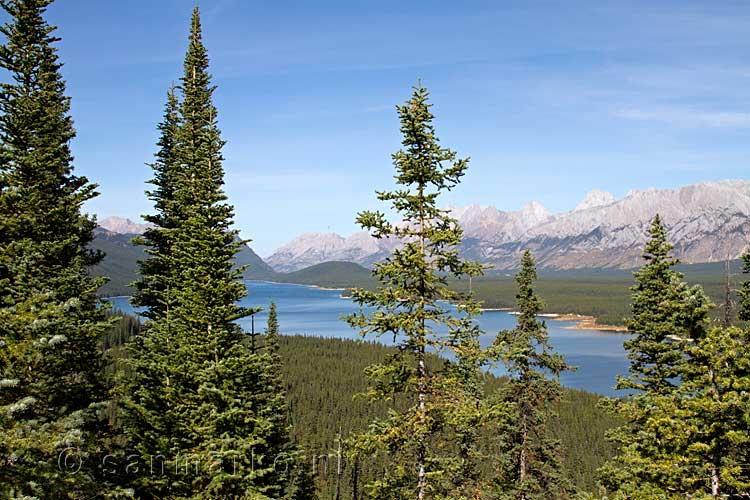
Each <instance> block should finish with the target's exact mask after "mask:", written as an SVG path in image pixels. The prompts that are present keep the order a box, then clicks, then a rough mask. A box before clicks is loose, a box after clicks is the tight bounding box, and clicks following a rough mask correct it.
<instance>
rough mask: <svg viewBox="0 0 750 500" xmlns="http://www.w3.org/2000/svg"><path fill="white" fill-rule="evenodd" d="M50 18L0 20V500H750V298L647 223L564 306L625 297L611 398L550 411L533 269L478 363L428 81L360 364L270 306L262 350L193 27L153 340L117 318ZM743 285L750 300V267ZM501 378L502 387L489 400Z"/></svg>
mask: <svg viewBox="0 0 750 500" xmlns="http://www.w3.org/2000/svg"><path fill="white" fill-rule="evenodd" d="M51 2H52V0H8V1H6V2H2V3H0V5H1V6H2V8H3V9H4V10H5V11H6V13H7V15H8V17H9V19H10V20H9V22H8V23H7V24H5V25H4V26H2V28H0V32H2V33H3V35H4V36H5V38H6V40H5V42H4V44H3V45H1V46H0V66H2V68H3V69H4V70H5V71H6V72H7V74H8V75H10V78H9V82H6V83H3V84H2V87H1V91H0V498H20V499H98V498H102V499H104V498H108V499H113V498H140V499H155V498H169V499H172V498H174V499H189V498H190V499H199V498H200V499H204V498H211V499H215V498H216V499H218V498H221V499H224V498H227V499H230V498H232V499H254V500H264V499H282V498H284V499H296V500H303V499H313V498H334V499H336V500H340V499H342V498H351V499H354V500H357V499H364V498H369V499H374V500H394V499H415V500H428V499H430V500H442V499H453V500H470V499H474V500H476V499H517V500H534V499H540V500H541V499H550V498H555V499H566V498H576V497H577V498H602V499H603V498H615V499H621V500H626V499H676V498H726V497H734V498H743V497H747V496H748V495H750V468H749V467H748V465H747V464H748V463H750V452H749V451H748V450H750V413H749V412H750V349H749V348H748V343H750V330H748V328H747V322H748V320H750V281H748V280H746V279H745V280H743V281H741V282H740V283H738V284H736V285H734V284H732V282H731V281H726V282H725V283H724V286H723V288H719V289H713V290H709V293H707V292H706V290H704V288H703V287H701V286H700V285H691V284H689V283H688V281H687V280H686V278H685V275H684V274H683V273H682V272H680V270H679V268H678V267H677V266H678V264H679V263H678V261H677V260H676V259H675V258H674V257H673V256H672V250H673V247H672V245H671V244H670V241H669V235H668V234H667V231H666V229H665V225H664V223H663V221H662V219H661V217H660V216H659V214H654V216H653V220H652V222H651V225H650V227H649V229H648V234H647V236H648V240H647V243H646V245H645V247H644V249H643V253H642V255H643V265H642V267H640V268H639V269H638V270H637V271H636V272H635V273H634V274H633V278H632V284H631V285H630V286H629V287H628V286H627V285H626V284H625V283H619V284H616V283H611V284H608V285H607V286H608V287H609V288H606V289H604V288H599V289H597V288H595V287H593V286H592V289H591V290H590V291H589V292H588V293H585V294H582V295H581V297H580V298H578V299H577V300H578V301H580V302H581V303H584V302H588V303H589V304H590V307H591V308H592V309H593V308H596V307H597V305H596V300H597V299H596V298H598V297H601V296H607V295H610V294H609V293H608V292H607V291H606V290H612V294H620V295H622V294H627V296H628V302H629V308H628V310H627V311H622V313H623V316H626V318H625V321H624V322H625V326H626V327H627V329H628V331H629V332H630V333H631V335H630V336H628V339H627V340H626V342H625V349H626V350H627V353H628V354H627V356H628V359H629V360H630V369H629V373H628V375H627V376H622V377H619V378H618V380H617V381H616V387H617V388H618V389H620V390H623V391H626V393H625V394H627V395H626V396H623V397H619V398H599V397H597V396H596V395H592V394H586V393H583V392H578V391H570V390H565V389H564V388H563V387H562V386H561V384H560V381H559V379H560V375H561V374H562V373H565V372H567V371H569V370H572V369H573V367H570V366H569V365H568V364H567V362H566V360H565V359H564V357H563V356H561V355H560V354H559V353H557V352H555V350H554V348H553V347H552V346H551V344H550V343H549V335H548V332H547V328H546V325H545V323H544V321H542V320H541V319H540V313H541V312H542V311H543V310H545V309H544V308H545V297H544V294H545V293H549V295H550V299H549V300H550V301H553V303H555V304H556V303H557V302H555V301H557V300H559V298H558V297H559V296H560V295H562V294H564V293H565V292H564V291H563V290H560V289H557V290H555V288H547V289H542V288H540V287H539V286H538V285H539V275H538V273H537V269H536V263H535V259H534V256H533V255H532V254H531V253H530V252H529V251H525V252H524V253H523V257H522V258H521V259H520V261H519V264H518V271H517V272H516V273H515V275H514V276H513V277H512V281H509V282H508V283H507V285H506V286H507V287H508V290H507V291H506V296H508V295H512V297H513V299H512V301H511V300H510V299H509V298H506V299H503V301H504V302H503V303H512V304H511V305H512V307H513V308H514V309H516V311H517V317H516V324H515V326H514V327H513V328H511V329H507V330H503V331H500V332H491V333H493V334H494V335H495V337H494V341H493V342H492V343H491V345H490V346H489V347H486V348H483V347H482V346H481V344H480V342H479V338H480V336H482V335H483V334H485V332H483V331H481V329H480V327H479V325H478V322H477V321H476V319H477V317H478V316H479V315H480V314H481V309H482V306H483V303H482V301H481V297H482V293H486V292H482V291H481V289H482V287H483V286H484V285H485V284H486V283H490V281H486V282H485V281H482V276H483V275H484V274H485V271H486V269H485V268H484V266H482V265H481V264H480V263H478V262H474V261H470V260H467V259H464V258H463V257H462V256H461V255H459V253H458V245H459V243H460V242H461V240H462V238H463V231H462V228H461V227H460V225H459V224H458V222H457V221H456V220H455V219H453V218H452V217H451V216H450V213H449V212H448V211H447V210H445V209H444V208H441V207H442V206H443V201H444V196H445V195H446V193H447V192H449V191H452V190H454V189H460V184H461V181H462V178H463V177H464V176H465V175H466V173H467V171H468V169H469V165H470V161H469V158H468V157H464V156H461V155H459V154H458V153H457V152H456V151H454V150H452V149H450V148H447V147H444V146H443V145H442V144H441V142H440V140H439V139H438V136H437V132H436V130H435V126H434V115H433V112H432V106H433V105H432V103H431V102H430V94H429V91H428V90H427V88H425V87H424V86H423V85H422V83H421V82H420V81H418V83H417V84H416V85H415V86H414V87H413V89H412V92H411V95H410V96H409V97H408V98H407V99H406V101H405V102H404V103H403V104H400V105H398V106H396V114H397V116H398V120H399V124H400V134H401V145H400V148H399V149H398V150H397V151H396V152H395V153H393V155H392V158H391V160H392V164H393V169H394V180H395V183H396V187H395V188H393V189H392V190H376V191H375V194H374V197H375V198H376V199H377V200H378V201H379V202H381V203H382V204H383V205H385V206H386V207H388V209H389V210H390V213H391V214H392V215H391V216H388V217H387V216H386V214H385V213H384V212H382V211H363V212H360V213H359V214H357V215H356V222H357V224H358V225H360V226H361V227H362V228H363V229H365V230H368V231H369V232H370V233H371V234H372V236H373V237H375V238H393V239H395V240H397V241H399V246H398V247H397V248H395V249H394V250H393V251H392V253H391V255H390V256H388V257H387V258H384V259H383V260H382V261H380V262H378V263H376V264H375V266H374V269H373V271H372V280H373V281H374V282H375V283H376V286H360V287H356V288H353V289H352V290H351V292H350V295H351V299H352V300H353V301H354V302H355V303H356V304H358V305H360V306H361V308H360V309H359V312H355V313H353V314H350V315H348V316H346V317H345V318H342V320H343V321H346V322H347V323H348V324H349V325H350V326H352V327H355V328H357V329H358V330H359V331H360V333H361V336H362V341H361V342H353V341H349V342H347V341H336V340H331V339H320V338H303V337H284V336H283V335H282V334H283V332H282V331H281V328H280V325H279V323H278V320H277V310H276V306H275V305H271V307H270V308H269V314H268V323H267V325H266V328H265V330H264V332H263V333H262V334H261V335H258V336H256V335H252V336H250V335H247V334H246V333H245V332H243V331H242V329H241V328H240V326H239V325H238V320H240V319H242V318H246V317H249V316H252V315H254V314H256V313H258V312H259V308H257V307H243V306H240V305H238V304H239V303H240V300H241V299H243V298H244V297H245V296H246V295H247V288H246V287H245V285H244V283H243V281H242V279H243V276H244V272H245V269H244V268H243V267H242V264H247V263H248V262H247V260H245V261H243V259H244V258H246V257H247V256H245V257H241V252H242V247H243V241H242V240H241V239H240V238H239V234H238V230H237V229H236V227H235V226H234V221H233V219H234V208H233V206H232V205H231V203H230V202H229V200H228V199H227V195H226V194H225V191H224V170H223V166H222V162H223V159H224V158H223V153H222V149H223V146H224V144H225V143H224V140H223V139H222V134H221V131H220V129H219V120H218V115H219V111H218V110H217V109H216V107H215V106H214V98H213V96H214V92H215V91H216V86H215V85H214V84H213V81H212V77H211V73H210V70H209V56H208V51H207V48H206V46H205V44H204V41H203V33H202V26H201V18H200V11H199V9H198V8H197V7H196V8H195V9H194V10H193V14H192V18H191V22H190V26H189V30H188V31H189V35H188V43H187V50H186V53H185V58H184V67H183V74H182V76H181V77H180V78H179V81H178V82H176V83H173V84H171V85H169V86H167V87H166V89H165V90H166V91H165V96H164V98H165V102H164V107H163V115H162V120H161V122H160V123H159V124H157V125H156V128H157V130H158V134H159V138H158V141H157V144H156V148H155V149H156V151H155V155H154V159H153V162H152V164H151V169H152V172H153V177H152V178H151V179H149V180H148V182H149V185H150V187H149V190H148V191H147V193H146V194H147V196H148V198H149V200H150V201H151V202H152V203H153V211H152V212H151V213H149V214H145V215H144V219H145V220H146V221H147V222H148V223H150V226H149V228H148V229H147V230H146V232H145V233H144V234H143V235H142V236H141V237H139V238H138V240H137V244H138V245H139V246H140V247H142V249H143V255H142V258H141V259H140V260H139V261H138V268H139V269H138V270H139V272H138V276H137V279H136V281H135V282H134V283H133V284H132V287H133V289H134V293H133V296H132V297H131V302H132V303H133V305H135V306H138V307H139V308H140V309H139V311H141V312H140V314H141V317H142V318H141V319H142V322H141V320H139V319H135V318H132V317H123V316H122V315H120V314H118V313H116V312H113V311H110V310H108V308H107V305H106V304H107V303H106V301H104V300H102V299H101V297H100V295H99V294H98V291H99V289H100V288H101V287H102V285H104V283H105V281H106V277H103V276H99V275H95V274H94V273H92V272H91V271H92V269H93V268H94V267H95V266H97V265H98V264H99V263H101V261H102V259H103V255H102V253H101V252H100V251H97V250H95V249H94V248H93V247H92V241H93V239H94V231H95V228H96V221H95V219H94V218H93V217H91V216H89V215H87V214H85V213H84V211H83V206H84V203H86V202H87V201H89V200H91V199H93V198H95V197H96V196H98V193H97V192H96V185H95V184H94V183H92V182H91V181H90V180H88V179H87V178H85V177H81V176H78V175H76V173H75V171H74V166H73V155H72V151H71V148H70V144H71V140H72V139H73V138H74V137H75V130H74V128H73V120H72V117H71V114H70V99H69V98H68V97H67V95H66V87H65V82H64V79H63V77H62V63H61V62H60V61H59V59H58V55H57V51H56V49H55V44H56V43H57V42H58V41H59V39H58V38H57V37H56V36H55V34H54V33H55V27H52V26H50V25H49V24H48V23H47V22H46V20H45V11H46V8H47V6H48V5H49V4H50V3H51ZM392 217H395V220H397V221H398V222H394V221H393V219H392ZM741 265H742V267H741V272H742V274H743V278H746V277H747V276H744V275H747V274H750V255H744V256H743V259H742V262H741ZM488 279H489V278H488ZM467 282H471V285H470V288H469V289H468V290H467V289H465V288H462V287H457V286H456V283H464V284H465V283H467ZM475 285H476V287H477V290H475V289H474V286H475ZM717 286H718V285H717ZM615 288H618V291H616V292H615V291H614V289H615ZM722 291H723V293H721V292H722ZM493 293H494V292H493ZM711 297H714V301H712V299H711ZM714 302H718V304H719V305H718V306H717V305H716V304H715V303H714ZM626 312H627V314H624V313H626ZM383 337H388V338H389V339H392V340H393V344H394V345H393V346H392V347H389V348H386V347H384V346H382V345H380V344H378V343H377V342H378V341H379V340H380V339H382V338H383ZM496 365H502V366H503V367H504V368H505V369H506V371H507V373H508V375H507V377H505V378H503V379H497V378H494V377H491V376H489V375H488V374H487V370H488V368H490V367H492V366H496Z"/></svg>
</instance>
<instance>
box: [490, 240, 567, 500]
mask: <svg viewBox="0 0 750 500" xmlns="http://www.w3.org/2000/svg"><path fill="white" fill-rule="evenodd" d="M536 279H537V272H536V265H535V263H534V258H533V257H532V255H531V252H530V251H528V250H526V251H525V252H524V254H523V257H522V259H521V269H520V271H519V272H518V274H517V275H516V283H517V285H518V293H517V294H516V300H517V308H518V312H519V314H518V319H517V325H516V328H514V329H513V330H504V331H502V332H500V333H499V334H498V336H497V338H496V340H495V343H494V345H493V346H492V348H491V352H492V353H493V355H494V356H496V357H497V358H498V359H501V360H502V361H503V362H504V363H505V365H506V367H507V370H508V373H509V376H510V380H509V381H508V383H507V384H506V385H505V386H504V387H503V388H502V389H501V397H500V399H501V401H503V402H504V403H506V404H510V405H511V407H510V408H511V409H510V418H508V420H507V421H506V422H507V423H506V426H505V428H504V429H502V431H501V432H500V436H499V438H500V446H499V448H500V450H501V461H500V464H499V467H498V471H497V476H496V478H495V480H494V483H495V485H496V490H497V497H498V498H508V499H528V500H532V499H540V500H541V499H547V498H565V497H566V496H568V495H569V494H570V493H571V490H572V487H571V485H570V484H569V482H568V481H567V479H566V478H565V476H564V474H563V472H562V450H561V448H560V444H559V443H558V442H557V441H556V440H555V439H553V438H552V437H551V436H550V423H551V421H552V419H553V418H555V413H554V409H553V405H554V404H555V403H557V402H559V401H560V399H561V397H562V386H561V385H560V382H559V376H560V374H561V373H562V372H563V371H565V370H570V369H571V368H570V367H569V366H568V365H567V364H566V363H565V360H564V359H563V357H562V356H561V355H559V354H555V353H554V352H553V350H552V347H551V346H550V344H549V335H548V334H547V328H546V325H545V324H544V321H541V320H539V319H538V318H537V316H538V315H539V313H540V312H541V311H542V308H543V304H542V301H541V299H540V298H539V296H537V295H536V292H535V291H534V282H535V281H536ZM550 376H552V377H554V378H549V377H550Z"/></svg>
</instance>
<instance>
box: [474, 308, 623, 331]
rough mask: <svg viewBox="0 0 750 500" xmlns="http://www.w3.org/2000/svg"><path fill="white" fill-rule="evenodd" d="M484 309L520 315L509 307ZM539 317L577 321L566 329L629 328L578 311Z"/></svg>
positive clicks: (620, 329) (619, 329) (544, 314)
mask: <svg viewBox="0 0 750 500" xmlns="http://www.w3.org/2000/svg"><path fill="white" fill-rule="evenodd" d="M483 310H487V311H490V310H494V311H510V314H512V315H514V316H515V315H518V311H513V310H511V309H508V308H497V309H483ZM537 316H538V317H539V318H544V319H548V320H551V321H572V322H575V324H573V325H568V326H564V327H563V328H565V329H566V330H595V331H598V332H610V333H625V332H627V331H628V328H627V327H626V326H624V325H603V324H601V323H598V322H597V318H596V317H595V316H590V315H586V314H577V313H541V314H538V315H537Z"/></svg>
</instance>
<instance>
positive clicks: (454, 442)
mask: <svg viewBox="0 0 750 500" xmlns="http://www.w3.org/2000/svg"><path fill="white" fill-rule="evenodd" d="M428 96H429V94H428V92H427V90H426V89H425V88H424V87H422V86H421V85H420V86H417V87H416V88H415V89H414V93H413V94H412V97H411V99H409V100H408V101H407V102H406V103H405V104H404V105H402V106H398V107H397V110H398V115H399V118H400V121H401V133H402V135H403V140H402V145H403V149H401V150H400V151H398V152H397V153H395V154H394V155H393V163H394V166H395V168H396V176H395V179H396V182H397V183H398V184H399V186H400V188H399V189H397V190H395V191H380V192H377V197H378V199H379V200H380V201H384V202H389V203H390V204H391V207H392V208H393V209H394V210H395V211H396V212H397V213H398V214H400V216H401V218H402V223H399V224H391V223H390V222H388V221H387V220H386V218H385V215H384V214H383V213H382V212H372V211H365V212H361V213H360V214H359V215H358V217H357V222H358V223H359V224H360V225H361V226H362V227H363V228H365V229H368V230H370V231H371V233H372V235H373V236H374V237H375V238H395V239H397V240H399V241H401V242H402V243H403V245H402V246H401V247H400V248H397V249H395V250H394V251H393V253H392V255H391V256H390V257H388V258H386V259H385V260H384V261H382V262H379V263H377V264H376V265H375V269H374V271H373V274H374V276H375V277H376V278H377V279H378V280H379V281H380V286H379V288H378V289H377V290H363V289H357V290H354V291H353V294H352V295H353V298H354V300H355V302H356V303H358V304H359V305H360V306H363V307H364V306H366V307H372V308H375V311H373V312H372V313H367V312H365V311H364V310H363V311H361V312H360V313H357V314H353V315H350V316H349V317H348V318H347V321H348V322H349V324H350V325H352V326H353V327H356V328H359V329H360V331H361V333H362V335H363V336H372V337H375V338H378V337H381V336H388V337H392V338H393V340H394V341H395V342H396V345H397V351H396V353H395V354H393V355H392V356H390V357H389V358H388V359H387V360H386V361H384V362H383V363H379V364H375V365H372V366H370V367H368V368H367V370H366V374H367V376H368V377H369V378H370V379H371V382H372V383H371V389H370V391H369V392H368V396H369V398H370V399H371V400H373V401H382V400H386V401H390V400H393V399H395V398H398V399H399V401H400V402H401V403H403V404H404V409H403V410H400V411H399V410H396V409H393V410H391V411H390V413H389V415H388V416H387V417H386V418H383V419H378V420H376V421H374V422H373V423H372V425H371V426H370V429H369V431H368V432H366V433H364V434H362V435H360V436H359V439H358V440H357V446H358V450H359V452H360V454H364V455H365V456H370V455H371V454H378V453H379V454H382V456H384V457H385V458H386V462H387V465H386V466H385V470H384V472H383V476H382V477H381V478H380V479H378V480H376V481H373V482H371V483H370V484H368V485H367V488H366V489H367V491H368V493H369V495H370V496H371V497H372V498H378V499H389V500H392V499H400V498H410V499H413V498H417V499H420V500H422V499H426V498H454V499H456V498H465V496H464V495H463V491H468V490H471V487H470V485H467V484H464V479H463V478H460V477H458V476H460V475H461V473H462V472H463V471H464V467H463V465H464V459H465V458H466V457H468V456H469V455H470V450H466V449H464V450H463V451H461V447H464V448H466V447H473V446H475V443H472V442H470V441H471V440H472V439H473V438H471V437H470V436H469V435H468V434H466V433H465V432H458V433H456V432H455V428H452V427H453V426H455V425H456V424H459V426H462V422H465V421H466V420H465V417H469V418H470V417H471V410H470V408H471V407H475V406H476V404H477V402H476V401H473V400H472V399H471V398H469V394H471V393H472V392H473V388H472V387H469V386H468V384H473V383H476V382H475V381H473V379H472V376H470V377H468V378H466V379H465V380H462V378H461V377H456V376H455V368H454V367H451V366H450V364H447V363H441V364H439V365H438V366H431V365H430V364H428V361H427V353H428V352H436V353H439V354H446V355H447V354H448V353H452V354H453V355H454V356H456V355H459V356H460V357H462V358H463V359H464V361H465V362H468V363H469V364H471V363H472V361H471V360H478V359H479V355H478V354H476V353H473V352H472V351H473V350H474V349H476V347H475V346H476V345H478V343H476V342H475V340H476V336H477V335H478V330H477V329H475V328H467V325H468V324H469V323H470V322H469V320H468V319H467V317H471V316H474V315H476V314H478V312H479V305H478V304H477V303H476V302H474V301H473V300H471V299H470V298H468V297H463V296H459V295H458V294H457V293H456V292H454V291H452V290H450V289H449V288H448V286H447V279H448V277H449V276H452V277H465V276H467V275H468V276H477V275H479V274H481V271H482V268H481V266H480V265H479V264H477V263H474V262H468V261H465V260H463V259H461V258H460V257H459V256H458V250H457V247H458V245H459V243H460V242H461V237H462V231H461V228H460V226H459V225H458V223H457V222H456V220H454V219H452V218H451V217H450V216H449V214H448V212H447V211H445V210H442V209H439V208H438V207H437V201H438V199H439V196H440V195H441V194H443V193H444V192H445V191H448V190H450V189H452V188H453V187H455V186H456V185H457V184H458V183H459V181H460V179H461V177H462V176H463V175H464V173H465V171H466V168H467V166H468V159H459V158H457V155H456V153H455V152H453V151H451V150H450V149H446V148H443V147H441V146H440V144H439V141H438V139H437V137H436V136H435V130H434V127H433V125H432V120H433V115H432V113H431V112H430V106H431V105H430V104H429V103H428ZM446 301H453V302H455V303H456V304H457V305H458V308H459V310H460V313H461V314H460V315H459V316H456V315H454V314H453V313H452V311H451V309H450V307H449V306H448V305H447V304H446ZM475 369H476V366H471V367H464V370H466V371H467V373H468V372H473V371H474V370H475ZM469 379H472V381H471V382H470V381H469ZM448 381H450V382H455V383H448ZM464 438H468V439H469V442H466V441H465V439H464ZM457 484H458V485H460V491H458V490H457V489H456V485H457ZM472 495H473V492H472Z"/></svg>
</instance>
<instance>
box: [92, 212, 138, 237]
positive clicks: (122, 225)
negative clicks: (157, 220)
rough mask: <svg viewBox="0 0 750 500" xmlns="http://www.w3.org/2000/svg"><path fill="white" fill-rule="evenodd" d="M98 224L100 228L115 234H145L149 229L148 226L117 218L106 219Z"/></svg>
mask: <svg viewBox="0 0 750 500" xmlns="http://www.w3.org/2000/svg"><path fill="white" fill-rule="evenodd" d="M98 222H99V227H102V228H104V229H106V230H107V231H109V232H110V233H115V234H143V232H144V231H145V230H146V229H148V227H149V225H148V224H139V223H137V222H133V221H132V220H130V219H127V218H125V217H117V216H111V217H105V218H104V219H102V220H100V221H98Z"/></svg>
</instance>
